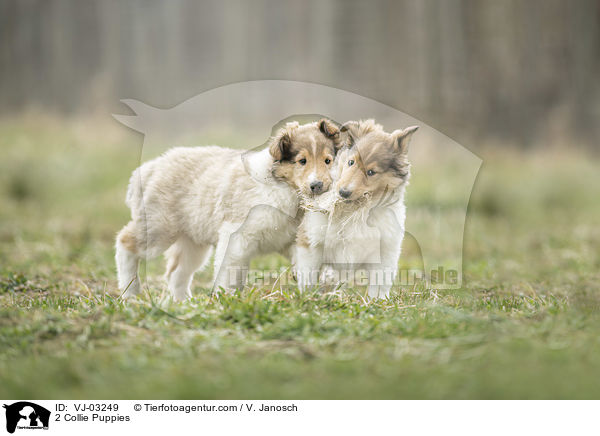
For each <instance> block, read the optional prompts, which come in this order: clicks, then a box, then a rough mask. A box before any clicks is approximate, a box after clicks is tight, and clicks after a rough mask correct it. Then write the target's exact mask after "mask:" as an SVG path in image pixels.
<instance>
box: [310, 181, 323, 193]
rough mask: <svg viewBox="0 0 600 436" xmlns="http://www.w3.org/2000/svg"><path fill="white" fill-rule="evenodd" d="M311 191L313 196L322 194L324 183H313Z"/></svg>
mask: <svg viewBox="0 0 600 436" xmlns="http://www.w3.org/2000/svg"><path fill="white" fill-rule="evenodd" d="M310 190H311V191H312V193H313V194H320V193H321V191H322V190H323V182H312V183H311V184H310Z"/></svg>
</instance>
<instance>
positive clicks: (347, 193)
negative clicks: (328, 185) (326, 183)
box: [340, 189, 352, 198]
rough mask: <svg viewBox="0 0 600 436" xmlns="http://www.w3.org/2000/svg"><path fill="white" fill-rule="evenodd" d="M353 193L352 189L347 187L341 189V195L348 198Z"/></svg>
mask: <svg viewBox="0 0 600 436" xmlns="http://www.w3.org/2000/svg"><path fill="white" fill-rule="evenodd" d="M351 195H352V191H347V190H345V189H340V197H342V198H348V197H350V196H351Z"/></svg>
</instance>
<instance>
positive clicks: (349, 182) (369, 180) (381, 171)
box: [336, 120, 413, 201]
mask: <svg viewBox="0 0 600 436" xmlns="http://www.w3.org/2000/svg"><path fill="white" fill-rule="evenodd" d="M407 130H408V129H407ZM342 131H344V132H346V133H347V137H346V139H345V141H346V145H347V148H346V149H345V150H344V152H343V153H342V154H341V155H340V157H339V158H340V159H342V158H343V160H341V161H340V162H339V165H338V167H337V168H338V181H337V183H336V186H337V189H338V190H345V191H348V192H351V193H352V194H351V196H350V197H349V198H348V199H347V200H348V201H352V200H358V199H361V198H363V197H365V196H366V197H369V198H378V197H381V196H382V195H384V193H385V192H390V191H393V190H395V189H397V188H398V187H399V186H401V185H402V184H405V183H406V182H407V181H408V179H409V177H410V163H409V161H408V158H407V154H406V151H407V150H406V148H405V147H406V144H408V139H409V137H410V135H411V134H412V133H413V131H410V132H405V131H403V130H396V131H394V132H392V133H387V132H385V131H384V130H383V127H382V126H381V125H380V124H376V123H375V122H374V121H373V120H366V121H360V122H356V121H354V122H350V123H346V124H344V126H343V127H342ZM369 171H373V172H374V174H373V175H369V174H370V173H369Z"/></svg>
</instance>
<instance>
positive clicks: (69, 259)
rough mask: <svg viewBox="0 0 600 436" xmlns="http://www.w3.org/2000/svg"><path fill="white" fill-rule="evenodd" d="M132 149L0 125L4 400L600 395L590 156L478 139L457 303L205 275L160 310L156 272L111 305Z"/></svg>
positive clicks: (102, 139)
mask: <svg viewBox="0 0 600 436" xmlns="http://www.w3.org/2000/svg"><path fill="white" fill-rule="evenodd" d="M117 131H120V132H122V130H118V129H117ZM90 132H93V133H90ZM141 143H142V138H141V137H140V136H137V135H135V134H133V133H130V132H129V133H127V134H114V133H113V131H112V130H111V129H98V128H95V127H94V126H90V125H88V124H86V123H85V122H80V121H73V120H71V121H57V120H53V119H50V118H48V119H46V118H43V117H42V118H40V117H34V116H26V117H19V118H13V119H6V120H3V121H2V122H1V123H0V147H1V148H0V149H1V151H2V159H0V204H1V205H2V207H1V208H0V244H1V245H0V397H2V398H14V399H17V398H31V399H42V398H98V399H101V398H142V397H146V398H202V399H227V398H253V399H259V398H265V399H275V398H311V399H317V398H323V399H325V398H329V399H331V398H336V399H352V398H357V399H358V398H382V399H387V398H432V399H435V398H442V399H443V398H472V399H474V398H598V397H600V334H599V332H600V317H599V316H598V309H599V307H600V285H599V279H600V250H599V247H600V226H598V218H599V217H600V202H599V201H598V198H600V172H599V171H598V158H597V156H596V157H594V156H592V155H591V154H590V153H589V152H585V151H581V150H578V149H577V147H576V145H572V146H571V148H569V149H566V148H565V149H552V150H544V149H540V148H539V147H538V148H536V149H535V150H533V151H528V152H518V151H515V150H513V149H510V148H508V147H507V148H501V147H496V148H489V147H488V148H486V147H485V146H483V145H482V146H480V147H479V149H478V150H479V154H480V155H481V156H482V157H483V159H484V165H483V167H482V170H481V172H480V175H479V177H478V180H477V183H476V185H475V190H474V192H473V195H472V198H471V203H470V205H469V214H468V222H467V226H466V229H465V237H464V241H465V263H464V275H465V283H464V287H463V288H462V289H460V290H458V291H456V290H452V291H450V290H448V291H442V290H435V289H424V288H423V286H413V287H408V288H402V289H396V290H395V291H394V292H393V294H392V298H391V299H390V300H388V301H378V302H368V301H366V300H365V299H363V297H362V295H361V292H360V290H352V291H348V292H337V293H330V294H325V295H323V294H319V293H308V294H304V295H300V294H299V293H298V292H297V291H295V290H294V289H289V290H287V291H283V292H278V291H277V289H276V288H272V287H264V288H255V289H247V290H245V291H244V292H242V293H241V294H237V295H233V296H220V297H216V296H211V295H210V292H209V289H207V288H206V286H207V284H208V283H209V274H208V273H203V274H199V275H198V276H197V278H196V280H195V282H194V295H195V297H194V299H193V300H192V301H190V302H188V303H185V304H175V303H172V302H170V301H169V299H168V298H166V293H165V290H164V286H163V284H162V282H161V281H160V279H159V275H160V273H161V269H162V264H161V261H160V260H158V261H155V262H151V263H149V264H148V266H147V276H148V279H149V284H150V285H149V291H148V292H147V293H146V294H145V295H144V296H143V297H142V298H141V299H140V300H139V301H137V302H132V303H124V302H122V301H120V299H119V298H118V295H119V294H118V291H117V290H116V289H115V287H116V280H115V271H114V262H113V255H114V253H113V243H114V236H115V234H116V232H117V231H118V230H119V229H120V227H121V226H122V225H124V224H125V223H126V222H127V219H128V211H127V209H126V207H125V205H124V203H123V198H124V195H125V189H126V183H127V180H128V177H129V174H130V172H131V170H133V168H135V166H136V165H137V162H138V160H139V153H140V146H141ZM448 183H452V182H451V178H450V179H449V182H448ZM417 255H418V253H417V252H415V251H414V250H413V249H412V248H411V247H410V244H408V246H407V248H406V253H405V259H409V260H410V259H411V258H414V257H415V256H417ZM255 266H257V267H269V268H278V267H285V266H287V263H286V261H285V260H284V259H283V258H281V257H278V256H275V255H273V256H267V257H264V258H261V259H258V260H257V261H256V262H255Z"/></svg>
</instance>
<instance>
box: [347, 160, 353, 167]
mask: <svg viewBox="0 0 600 436" xmlns="http://www.w3.org/2000/svg"><path fill="white" fill-rule="evenodd" d="M352 165H354V161H353V160H352V159H350V160H349V161H348V166H349V167H351V166H352Z"/></svg>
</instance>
